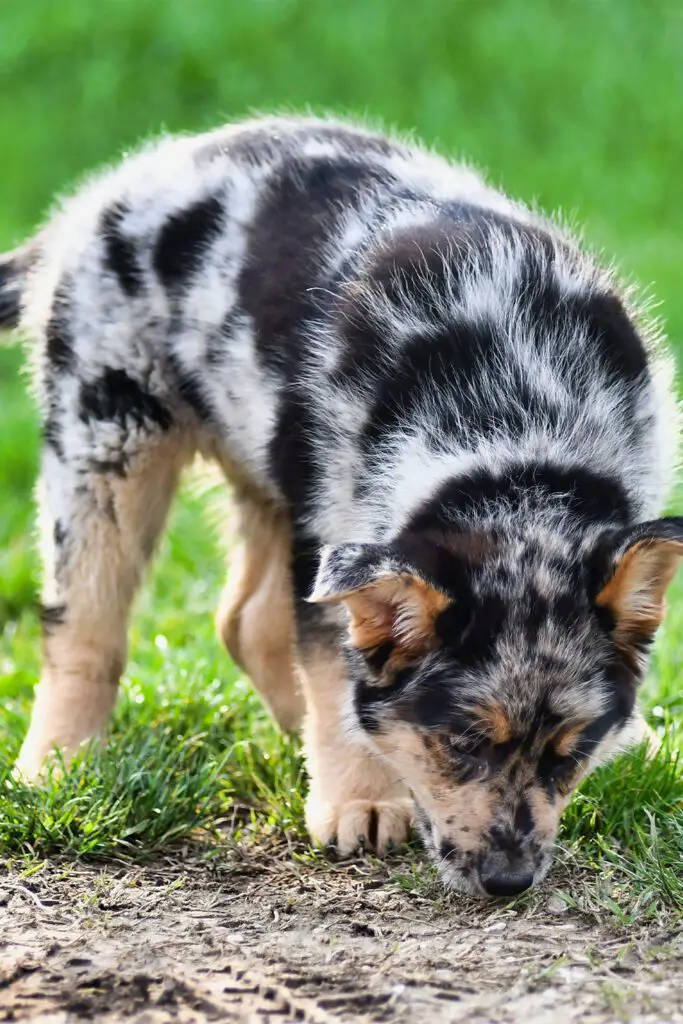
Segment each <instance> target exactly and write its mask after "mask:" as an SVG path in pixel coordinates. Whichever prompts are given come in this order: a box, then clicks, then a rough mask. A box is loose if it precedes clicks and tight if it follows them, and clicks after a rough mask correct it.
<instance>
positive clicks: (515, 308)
mask: <svg viewBox="0 0 683 1024" xmlns="http://www.w3.org/2000/svg"><path fill="white" fill-rule="evenodd" d="M1 274H2V285H3V286H2V292H1V295H2V300H1V305H0V316H1V317H2V320H3V322H4V323H5V324H6V325H16V324H19V325H20V326H21V328H22V330H23V331H24V332H25V333H26V335H28V337H29V338H30V339H31V341H32V351H33V361H34V369H35V382H36V388H37V393H38V396H39V400H40V408H41V413H42V422H43V437H44V445H43V456H42V474H41V484H40V507H41V528H42V538H43V551H44V561H45V584H44V596H43V602H44V603H43V627H44V648H45V651H44V671H43V676H42V680H41V682H40V685H39V686H38V688H37V692H36V700H35V708H34V711H33V719H32V722H31V727H30V729H29V732H28V735H27V737H26V740H25V743H24V746H23V749H22V751H21V755H20V758H19V763H18V769H19V771H20V772H21V773H23V774H24V775H25V776H26V777H28V778H29V779H30V778H35V777H36V776H37V775H39V773H40V770H41V766H42V765H43V763H44V760H45V758H46V756H47V755H48V754H49V753H50V751H51V750H52V749H53V748H55V747H56V748H61V749H62V750H63V751H65V752H66V754H67V755H68V753H69V752H72V751H74V750H75V749H76V748H77V747H78V746H79V744H81V743H83V742H84V741H85V740H87V739H88V738H89V737H91V736H93V735H94V734H96V733H97V732H98V731H100V730H101V729H102V728H103V726H104V724H105V721H106V718H107V716H108V714H109V712H110V711H111V708H112V706H113V704H114V701H115V697H116V687H117V682H118V679H119V676H120V674H121V672H122V669H123V666H124V663H125V657H126V625H127V619H128V614H129V609H130V605H131V601H132V599H133V596H134V593H135V590H136V587H137V585H138V582H139V580H140V576H141V573H142V571H143V569H144V567H145V564H146V563H147V561H148V559H149V558H150V555H151V554H152V552H153V549H154V546H155V543H156V540H157V537H158V535H159V532H160V530H161V528H162V526H163V523H164V518H165V516H166V512H167V510H168V506H169V503H170V502H171V499H172V497H173V493H174V491H175V489H176V486H177V483H178V478H179V475H180V472H181V470H182V468H183V467H184V466H185V465H186V464H187V463H188V461H189V460H191V459H192V458H193V456H194V455H195V453H197V452H200V453H202V454H203V455H204V456H206V457H208V458H210V459H213V460H215V461H216V462H217V463H218V464H219V465H220V466H221V467H222V468H223V470H224V472H225V475H226V477H227V478H228V480H229V481H230V483H231V484H232V486H233V488H234V491H235V495H236V501H237V502H238V506H239V509H240V512H241V538H242V545H241V560H240V565H239V567H236V566H232V567H231V570H230V586H229V590H228V591H227V592H226V594H225V596H224V599H223V601H222V604H221V610H220V611H219V617H218V623H219V630H220V633H221V635H222V637H223V639H224V641H225V643H226V645H227V647H228V649H229V651H230V652H231V654H232V656H233V657H234V659H235V660H236V661H237V662H238V663H239V664H240V665H241V666H242V667H243V668H244V670H245V671H246V672H247V673H248V674H249V675H250V676H251V679H252V680H253V682H254V685H255V686H256V688H257V689H258V690H259V692H260V693H261V694H262V696H263V698H264V700H265V701H266V703H267V704H268V705H269V707H270V709H271V710H272V712H273V714H274V716H275V718H276V719H277V720H278V722H279V723H280V724H281V726H282V727H283V728H285V729H294V728H296V727H297V726H298V725H299V723H300V720H301V719H302V718H303V720H304V735H305V745H306V753H307V758H308V770H309V773H310V777H311V785H310V794H309V797H308V805H307V820H308V826H309V828H310V831H311V834H312V835H313V836H314V837H315V838H316V839H317V840H320V841H322V842H328V841H332V840H335V841H336V843H337V846H338V848H339V850H340V851H341V852H342V853H347V852H349V851H351V850H352V849H354V848H356V847H357V846H358V844H359V842H360V843H361V844H365V845H366V846H373V847H374V848H375V849H376V850H377V851H379V852H382V851H383V850H385V849H386V848H387V847H388V846H389V845H390V844H391V843H400V842H401V841H402V840H403V839H405V837H406V835H407V831H408V827H409V823H410V819H411V814H412V813H413V800H412V799H411V795H412V798H414V801H415V815H416V818H417V822H418V825H419V828H420V831H421V833H422V836H423V838H424V841H425V843H426V845H427V846H428V848H429V849H430V850H431V851H432V852H433V854H434V856H435V858H436V859H437V861H438V863H439V867H440V870H441V873H442V875H443V878H444V879H445V881H446V882H447V883H448V884H451V885H454V886H456V887H457V888H460V889H463V890H465V891H468V892H472V893H481V894H491V895H509V894H514V893H517V892H520V891H521V890H523V889H526V888H527V887H528V886H530V885H532V883H534V882H536V881H538V880H539V879H540V878H542V877H543V875H544V874H545V873H546V871H547V870H548V867H549V865H550V861H551V855H552V848H553V842H554V839H555V835H556V831H557V826H558V820H559V817H560V814H561V812H562V809H563V808H564V806H565V805H566V802H567V799H568V796H569V794H570V793H571V791H572V790H573V789H574V787H575V786H576V785H577V783H578V782H579V780H580V779H581V778H583V777H584V776H585V775H586V774H587V773H588V772H590V771H591V769H592V768H594V767H595V765H596V764H598V763H599V762H600V761H603V760H604V759H605V758H606V757H608V756H609V755H611V754H612V753H613V752H614V751H615V750H617V749H619V748H621V747H623V746H624V745H626V744H628V743H630V742H632V741H633V740H635V739H636V738H637V737H639V736H640V735H641V734H642V730H643V725H642V719H641V718H640V716H639V713H638V710H637V707H636V691H637V688H638V684H639V682H640V680H641V678H642V675H643V672H644V669H645V666H646V662H647V654H648V649H649V646H650V643H651V641H652V639H653V637H654V634H655V631H656V629H657V627H658V626H659V624H660V622H661V620H662V616H663V613H664V591H665V589H666V587H667V584H668V583H669V582H670V581H671V579H672V576H673V574H674V571H675V568H676V565H677V563H678V559H679V558H680V556H681V553H682V552H683V521H681V520H678V519H657V518H655V517H657V516H658V514H659V513H660V510H661V506H662V502H663V498H664V495H665V490H666V488H667V485H669V484H670V483H671V482H672V477H673V467H674V463H675V455H676V444H677V432H678V427H677V412H676V407H675V402H674V400H673V397H672V395H673V386H672V374H671V366H670V362H669V360H668V359H667V357H666V355H665V354H664V353H663V351H662V349H661V345H660V343H659V339H658V337H657V332H656V330H655V329H654V328H653V325H652V324H651V323H649V322H648V321H647V319H645V318H644V316H643V314H642V312H639V311H638V310H637V309H635V308H633V307H632V306H631V305H630V302H629V298H628V296H625V295H624V294H622V293H620V291H619V290H618V288H617V286H616V284H615V282H614V280H613V277H612V275H611V274H610V273H609V272H608V271H606V270H604V269H602V268H600V267H599V266H598V265H596V263H595V261H594V260H593V259H592V258H591V257H590V256H588V255H586V254H585V253H584V252H583V251H582V250H581V249H580V248H579V247H578V246H577V243H576V242H575V241H574V240H572V239H571V238H569V237H567V235H566V234H564V233H563V232H562V231H560V230H559V229H558V228H557V226H555V225H554V224H553V223H551V222H550V221H548V220H546V219H544V218H542V217H540V216H538V215H537V214H535V213H532V212H531V211H530V210H529V209H527V208H526V207H524V206H522V205H520V204H519V203H515V202H512V201H511V200H509V199H507V198H506V197H505V196H504V195H502V194H501V193H500V192H498V191H495V190H494V189H492V188H490V187H489V186H487V185H486V184H485V182H484V181H483V180H482V179H481V178H480V177H479V176H478V175H477V174H475V173H473V172H472V171H471V170H469V169H468V168H466V167H463V166H460V165H457V164H452V163H449V162H447V161H445V160H443V159H441V158H439V157H437V156H434V155H432V154H430V153H428V152H426V151H424V150H423V149H420V148H419V147H416V146H414V145H412V144H411V145H407V144H404V143H401V142H399V141H395V140H394V139H390V138H385V137H383V136H381V135H376V134H372V133H369V132H366V131H363V130H359V129H356V128H355V127H350V126H347V125H343V124H338V123H332V122H327V121H318V120H313V119H308V120H307V119H303V120H297V119H281V120H278V119H271V120H257V121H252V122H249V123H245V124H242V125H234V126H229V127H227V128H222V129H220V130H218V131H215V132H212V133H210V134H207V135H201V136H197V137H188V138H178V139H167V140H163V141H161V142H160V143H158V144H155V145H153V146H151V147H149V148H147V149H145V150H143V151H142V152H141V153H139V154H137V155H135V156H132V157H129V158H127V159H126V160H125V161H124V162H123V163H122V165H121V166H120V167H118V168H116V169H114V170H111V171H107V172H105V173H104V174H101V175H99V176H97V177H95V178H94V179H93V180H91V181H90V182H88V183H87V184H86V185H85V186H84V187H82V188H81V189H80V190H79V191H78V192H77V194H76V195H75V196H74V197H73V198H71V199H68V200H67V201H65V202H64V203H63V204H62V205H61V207H60V209H59V210H58V212H57V213H56V214H55V215H54V216H53V217H52V219H51V220H50V221H49V223H48V224H47V225H46V227H45V228H44V229H43V230H41V231H40V232H39V233H38V234H37V235H36V237H35V238H34V239H32V240H31V241H29V243H28V244H27V245H26V246H24V247H23V248H21V249H19V250H17V251H15V252H13V253H10V254H8V255H7V256H6V257H4V258H3V262H2V271H1Z"/></svg>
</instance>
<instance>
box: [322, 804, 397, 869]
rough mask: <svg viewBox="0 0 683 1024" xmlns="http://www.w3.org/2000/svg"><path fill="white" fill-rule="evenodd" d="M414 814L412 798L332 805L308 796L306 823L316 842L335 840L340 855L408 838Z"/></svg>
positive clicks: (382, 847) (383, 848) (386, 846)
mask: <svg viewBox="0 0 683 1024" xmlns="http://www.w3.org/2000/svg"><path fill="white" fill-rule="evenodd" d="M412 816H413V801H412V800H410V799H409V798H408V797H405V798H397V799H395V800H348V801H346V802H345V803H341V804H338V805H335V804H333V803H329V802H326V801H320V800H315V799H309V801H308V804H307V806H306V824H307V826H308V830H309V832H310V834H311V836H312V837H313V839H314V840H316V842H318V843H320V844H321V845H323V846H328V845H331V844H334V846H335V848H336V850H337V853H338V854H339V856H341V857H348V856H350V855H351V854H353V853H356V852H357V851H359V850H360V851H370V850H371V851H373V852H375V853H378V854H383V853H386V851H387V850H388V849H389V848H390V847H391V846H399V845H400V844H401V843H404V842H405V841H406V840H407V839H408V835H409V833H410V825H411V820H412Z"/></svg>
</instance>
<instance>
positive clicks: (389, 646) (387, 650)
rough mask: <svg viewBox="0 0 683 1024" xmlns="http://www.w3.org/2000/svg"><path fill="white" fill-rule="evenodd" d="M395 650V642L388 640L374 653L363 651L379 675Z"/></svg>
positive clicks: (371, 666)
mask: <svg viewBox="0 0 683 1024" xmlns="http://www.w3.org/2000/svg"><path fill="white" fill-rule="evenodd" d="M395 650H396V645H395V643H394V642H393V640H386V641H385V642H384V643H383V644H380V645H379V647H375V648H374V650H372V651H363V655H364V657H365V660H366V661H367V663H368V665H369V666H370V668H371V669H372V670H373V672H376V673H377V674H379V673H380V672H381V671H382V669H383V668H384V666H385V665H386V663H387V662H388V660H389V658H390V657H391V655H392V654H393V652H394V651H395Z"/></svg>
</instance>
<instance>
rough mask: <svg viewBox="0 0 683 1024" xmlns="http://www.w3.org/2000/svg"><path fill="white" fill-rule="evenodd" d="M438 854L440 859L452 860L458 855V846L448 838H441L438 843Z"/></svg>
mask: <svg viewBox="0 0 683 1024" xmlns="http://www.w3.org/2000/svg"><path fill="white" fill-rule="evenodd" d="M439 856H440V857H441V860H442V861H448V860H450V861H452V860H455V858H456V857H457V856H458V848H457V846H456V845H455V843H452V842H451V840H450V839H442V840H441V843H440V844H439Z"/></svg>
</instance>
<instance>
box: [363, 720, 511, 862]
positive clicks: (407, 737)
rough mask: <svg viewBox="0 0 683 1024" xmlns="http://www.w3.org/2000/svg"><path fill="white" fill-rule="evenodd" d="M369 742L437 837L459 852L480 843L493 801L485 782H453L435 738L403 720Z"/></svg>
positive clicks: (480, 846)
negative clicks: (426, 817) (390, 766)
mask: <svg viewBox="0 0 683 1024" xmlns="http://www.w3.org/2000/svg"><path fill="white" fill-rule="evenodd" d="M375 742H376V743H377V745H378V747H380V749H381V750H382V752H383V753H384V754H385V755H386V756H387V757H388V758H390V759H391V762H392V764H393V765H394V766H395V767H396V769H397V771H398V773H399V774H400V776H401V778H404V779H405V780H406V782H407V783H408V784H409V785H410V787H411V789H412V790H413V792H414V794H415V796H416V798H417V800H418V802H419V803H420V804H421V805H422V807H424V809H425V810H426V812H427V814H428V815H429V817H430V819H431V821H432V822H433V824H434V826H435V828H436V829H437V831H438V838H439V839H443V838H448V839H450V840H451V841H452V842H455V843H456V844H457V846H458V848H459V849H460V850H462V851H463V852H469V851H472V850H479V849H482V848H483V846H484V836H485V835H486V833H487V832H488V831H489V828H490V826H491V821H492V816H493V808H494V804H495V796H494V794H493V792H492V791H491V789H490V788H489V787H488V786H487V784H486V783H485V782H470V783H460V784H459V783H458V782H457V781H456V780H455V778H454V777H453V772H452V767H451V764H450V760H449V758H448V755H447V754H446V752H445V750H444V749H443V745H442V744H441V742H440V741H439V740H438V738H437V737H435V736H433V735H432V736H430V735H428V734H423V733H420V732H419V731H418V730H417V729H414V728H413V727H412V726H410V725H407V724H406V723H396V724H392V725H391V726H389V727H388V728H387V729H386V730H385V731H384V732H382V733H380V734H378V735H377V737H376V740H375Z"/></svg>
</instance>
